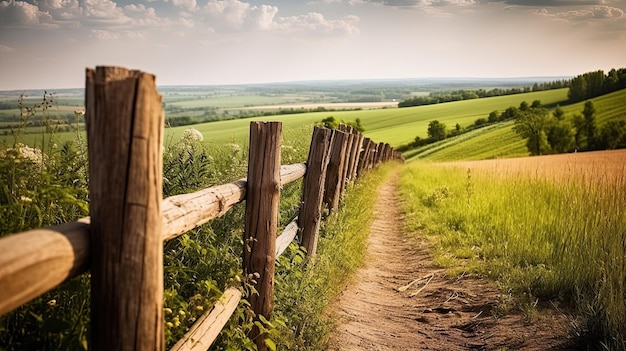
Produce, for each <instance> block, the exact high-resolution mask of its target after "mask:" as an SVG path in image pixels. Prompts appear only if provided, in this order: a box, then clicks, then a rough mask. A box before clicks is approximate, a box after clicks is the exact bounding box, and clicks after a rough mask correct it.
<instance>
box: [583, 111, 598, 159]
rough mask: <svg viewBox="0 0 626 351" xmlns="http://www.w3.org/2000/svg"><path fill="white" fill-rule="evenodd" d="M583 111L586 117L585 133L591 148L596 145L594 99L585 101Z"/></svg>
mask: <svg viewBox="0 0 626 351" xmlns="http://www.w3.org/2000/svg"><path fill="white" fill-rule="evenodd" d="M582 112H583V118H584V119H585V126H584V133H585V136H586V137H587V149H589V150H591V149H593V148H595V146H596V145H595V138H596V116H595V114H596V108H595V107H594V106H593V101H591V100H588V101H587V102H585V107H584V108H583V111H582Z"/></svg>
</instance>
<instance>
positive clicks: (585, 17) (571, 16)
mask: <svg viewBox="0 0 626 351" xmlns="http://www.w3.org/2000/svg"><path fill="white" fill-rule="evenodd" d="M534 13H535V14H536V15H539V16H544V17H548V18H553V19H562V20H566V21H590V20H604V19H613V20H615V19H622V18H624V11H623V10H622V9H619V8H616V7H610V6H604V5H601V6H590V7H587V8H583V9H578V10H571V11H564V12H555V13H552V12H550V11H548V10H547V9H545V8H542V9H540V10H536V11H534Z"/></svg>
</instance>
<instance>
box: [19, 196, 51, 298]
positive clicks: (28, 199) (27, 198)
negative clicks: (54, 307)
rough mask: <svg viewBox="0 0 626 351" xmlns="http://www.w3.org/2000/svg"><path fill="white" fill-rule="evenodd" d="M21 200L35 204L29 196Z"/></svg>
mask: <svg viewBox="0 0 626 351" xmlns="http://www.w3.org/2000/svg"><path fill="white" fill-rule="evenodd" d="M20 200H22V202H33V199H31V198H30V197H27V196H20ZM50 301H54V300H50Z"/></svg>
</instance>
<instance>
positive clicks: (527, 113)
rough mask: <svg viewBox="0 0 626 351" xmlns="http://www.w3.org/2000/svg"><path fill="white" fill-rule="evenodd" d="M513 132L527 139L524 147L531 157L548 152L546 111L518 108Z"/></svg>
mask: <svg viewBox="0 0 626 351" xmlns="http://www.w3.org/2000/svg"><path fill="white" fill-rule="evenodd" d="M520 111H521V112H520V113H519V114H518V116H517V118H516V119H515V126H514V127H513V130H514V131H515V132H516V133H517V134H519V135H520V136H521V137H522V138H525V139H527V142H526V146H527V147H528V151H530V154H531V155H541V154H545V153H546V152H547V151H548V140H547V137H546V133H545V128H546V125H547V124H548V111H547V110H546V109H543V108H530V107H527V108H520Z"/></svg>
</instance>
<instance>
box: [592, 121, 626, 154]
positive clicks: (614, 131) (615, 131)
mask: <svg viewBox="0 0 626 351" xmlns="http://www.w3.org/2000/svg"><path fill="white" fill-rule="evenodd" d="M599 139H600V140H599V144H600V145H598V146H600V147H602V148H605V149H609V150H613V149H616V148H617V147H618V146H619V145H620V144H621V143H624V142H626V121H623V120H621V121H609V122H607V124H605V125H604V127H602V129H601V130H600V137H599Z"/></svg>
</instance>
